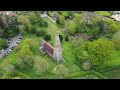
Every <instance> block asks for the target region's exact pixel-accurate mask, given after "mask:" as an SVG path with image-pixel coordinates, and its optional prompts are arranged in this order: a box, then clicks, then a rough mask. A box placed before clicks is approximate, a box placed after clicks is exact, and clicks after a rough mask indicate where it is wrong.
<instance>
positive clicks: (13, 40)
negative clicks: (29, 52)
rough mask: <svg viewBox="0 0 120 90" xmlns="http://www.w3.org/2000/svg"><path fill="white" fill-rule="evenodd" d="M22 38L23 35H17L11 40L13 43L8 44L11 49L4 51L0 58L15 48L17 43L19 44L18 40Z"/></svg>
mask: <svg viewBox="0 0 120 90" xmlns="http://www.w3.org/2000/svg"><path fill="white" fill-rule="evenodd" d="M20 36H21V33H20V34H19V35H17V36H16V37H14V38H11V39H12V41H11V43H9V44H8V45H9V47H8V48H7V49H6V50H4V51H3V52H2V54H0V58H1V57H2V55H4V54H5V53H7V51H8V50H9V49H10V48H11V47H13V46H14V45H15V44H16V42H17V40H18V39H19V37H20Z"/></svg>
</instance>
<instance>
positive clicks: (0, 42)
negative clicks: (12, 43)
mask: <svg viewBox="0 0 120 90" xmlns="http://www.w3.org/2000/svg"><path fill="white" fill-rule="evenodd" d="M6 48H8V44H7V42H6V40H5V39H2V38H0V50H1V49H6Z"/></svg>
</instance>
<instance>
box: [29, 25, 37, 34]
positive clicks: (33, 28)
mask: <svg viewBox="0 0 120 90" xmlns="http://www.w3.org/2000/svg"><path fill="white" fill-rule="evenodd" d="M36 31H37V28H36V27H35V26H32V27H31V30H30V33H31V34H35V33H36Z"/></svg>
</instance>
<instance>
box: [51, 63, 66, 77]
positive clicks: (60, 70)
mask: <svg viewBox="0 0 120 90" xmlns="http://www.w3.org/2000/svg"><path fill="white" fill-rule="evenodd" d="M53 73H54V74H55V75H56V76H57V77H58V78H64V77H65V76H67V75H68V69H67V68H66V67H65V66H64V65H63V64H59V65H58V66H57V67H55V69H54V70H53Z"/></svg>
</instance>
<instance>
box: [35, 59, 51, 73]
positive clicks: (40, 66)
mask: <svg viewBox="0 0 120 90" xmlns="http://www.w3.org/2000/svg"><path fill="white" fill-rule="evenodd" d="M49 67H50V65H49V63H48V62H47V61H46V60H44V59H41V57H35V64H34V66H33V68H34V70H35V73H36V74H37V75H42V74H44V73H45V72H47V70H48V69H49Z"/></svg>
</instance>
